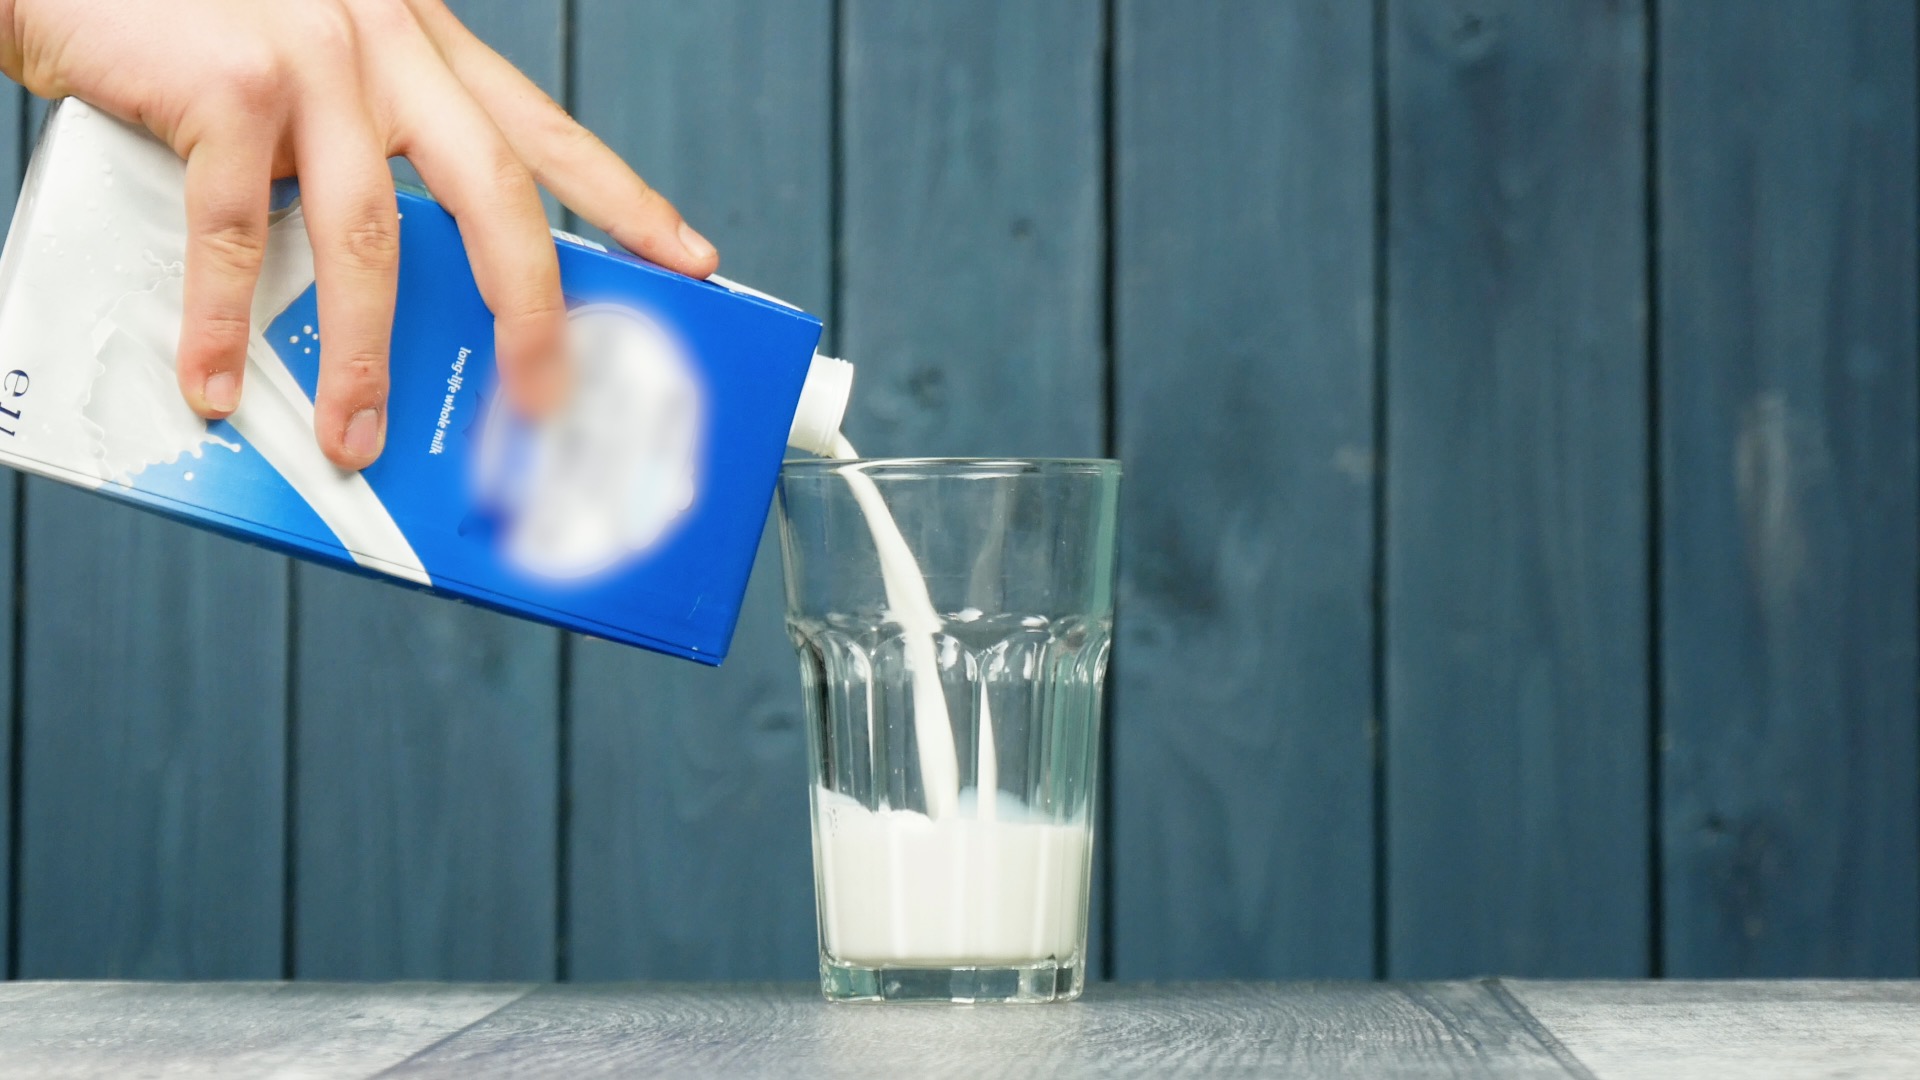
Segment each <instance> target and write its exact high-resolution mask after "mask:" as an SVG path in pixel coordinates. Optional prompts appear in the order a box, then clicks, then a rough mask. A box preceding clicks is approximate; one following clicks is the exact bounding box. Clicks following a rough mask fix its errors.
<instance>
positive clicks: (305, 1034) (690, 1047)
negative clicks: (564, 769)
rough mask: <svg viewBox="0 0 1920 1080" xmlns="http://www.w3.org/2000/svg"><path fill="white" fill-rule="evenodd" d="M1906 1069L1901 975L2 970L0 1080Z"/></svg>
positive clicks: (1873, 1072)
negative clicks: (1416, 978) (676, 975)
mask: <svg viewBox="0 0 1920 1080" xmlns="http://www.w3.org/2000/svg"><path fill="white" fill-rule="evenodd" d="M1189 1075H1191V1076H1289V1077H1294V1076H1333V1077H1343V1076H1365V1077H1427V1076H1447V1077H1456V1076H1458V1077H1477V1076H1514V1077H1600V1078H1613V1077H1643V1076H1644V1077H1663V1078H1672V1077H1693V1076H1699V1077H1773V1076H1778V1077H1816V1076H1834V1077H1839V1076H1848V1077H1867V1076H1894V1077H1910V1076H1920V983H1916V982H1710V983H1706V982H1579V983H1556V982H1516V981H1510V980H1503V979H1489V980H1483V981H1479V982H1449V983H1398V984H1370V983H1277V984H1276V983H1204V984H1187V985H1163V986H1147V985H1123V986H1105V985H1102V986H1096V987H1094V988H1093V989H1091V990H1090V991H1088V993H1087V996H1086V998H1085V999H1084V1000H1082V1001H1080V1002H1077V1003H1075V1004H1071V1005H1046V1006H1035V1007H1007V1006H981V1007H971V1008H970V1007H960V1006H926V1005H919V1006H876V1005H828V1004H826V1003H825V1002H823V1001H821V1000H820V998H819V996H818V994H817V993H816V992H815V990H814V989H813V988H812V987H810V986H803V985H775V986H768V985H750V984H728V985H685V984H676V985H664V984H662V985H542V986H525V985H457V984H453V985H450V984H337V983H71V982H63V983H32V982H22V983H8V984H0V1076H4V1077H15V1076H31V1077H74V1076H113V1077H138V1076H183V1077H184V1076H191V1077H264V1076H272V1077H369V1076H458V1077H484V1076H535V1077H538V1076H566V1077H577V1076H727V1077H760V1076H768V1077H808V1078H815V1077H829V1076H859V1077H863V1078H878V1077H886V1076H910V1077H945V1076H951V1077H964V1078H966V1080H989V1078H992V1077H1003V1076H1006V1077H1042V1076H1044V1077H1049V1078H1054V1077H1077V1076H1099V1077H1126V1076H1189Z"/></svg>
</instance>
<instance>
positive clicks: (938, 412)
mask: <svg viewBox="0 0 1920 1080" xmlns="http://www.w3.org/2000/svg"><path fill="white" fill-rule="evenodd" d="M1105 6H1106V5H1104V4H1103V3H1101V2H1099V0H1056V2H1054V3H1048V4H1031V3H1021V2H1019V0H992V2H976V3H971V4H965V5H939V4H920V3H915V2H913V0H849V2H848V3H846V5H845V8H844V27H843V32H842V46H843V50H844V52H843V58H842V69H841V73H842V79H843V88H842V95H841V101H840V108H841V110H842V119H841V127H842V134H843V145H842V148H841V160H840V164H841V168H842V171H843V177H844V187H843V193H842V205H841V235H840V252H841V264H840V272H841V289H842V292H841V295H840V297H839V311H840V315H841V319H840V329H841V334H842V336H841V338H840V341H841V347H842V349H843V350H844V353H845V355H846V356H847V357H848V358H849V359H851V360H852V361H853V362H854V363H856V364H858V365H859V375H858V377H857V378H856V381H855V391H854V396H853V404H852V409H851V411H850V415H849V418H848V422H847V430H848V433H849V437H850V438H851V439H852V441H853V443H854V444H855V445H856V446H858V447H859V448H860V449H861V451H862V452H863V453H866V454H871V455H896V454H904V455H915V456H919V455H934V456H937V455H962V456H965V455H994V454H1008V455H1023V456H1070V457H1084V456H1095V455H1099V454H1101V453H1103V452H1104V451H1105V449H1106V446H1107V435H1108V423H1107V421H1108V417H1107V406H1106V400H1107V357H1106V348H1105V341H1104V338H1105V287H1106V282H1105V272H1106V267H1105V258H1104V256H1105V237H1104V224H1105V223H1104V218H1105V210H1106V207H1105V202H1104V199H1105V191H1104V187H1105V184H1104V170H1105V164H1106V159H1105V154H1106V133H1105V119H1106V116H1105V98H1104V93H1105V69H1104V66H1103V62H1104V59H1105V57H1104V52H1105V37H1106V26H1105V10H1104V9H1105ZM1109 737H1110V736H1109ZM1110 797H1111V792H1107V793H1105V794H1103V795H1102V799H1103V801H1104V800H1107V799H1110ZM1096 843H1097V845H1098V847H1097V848H1096V854H1095V872H1096V874H1098V875H1102V876H1104V873H1105V872H1106V868H1107V864H1108V857H1109V856H1108V852H1107V851H1106V850H1105V849H1106V847H1107V838H1106V837H1104V836H1100V837H1097V838H1096ZM1105 892H1106V890H1105V889H1104V888H1103V887H1102V886H1101V885H1100V884H1099V879H1098V878H1097V879H1096V883H1095V885H1094V897H1093V904H1094V910H1093V913H1092V915H1093V925H1092V927H1091V928H1090V933H1089V941H1090V948H1091V951H1092V952H1093V954H1094V955H1093V956H1092V957H1091V960H1092V965H1093V966H1092V971H1093V973H1094V974H1095V975H1096V976H1099V975H1103V974H1106V973H1105V972H1104V971H1102V970H1101V968H1102V963H1103V957H1102V956H1101V955H1100V954H1101V951H1102V950H1101V939H1102V938H1103V937H1104V936H1105V932H1104V930H1103V923H1104V921H1105V919H1106V912H1105V911H1104V910H1103V905H1102V898H1103V896H1104V894H1105Z"/></svg>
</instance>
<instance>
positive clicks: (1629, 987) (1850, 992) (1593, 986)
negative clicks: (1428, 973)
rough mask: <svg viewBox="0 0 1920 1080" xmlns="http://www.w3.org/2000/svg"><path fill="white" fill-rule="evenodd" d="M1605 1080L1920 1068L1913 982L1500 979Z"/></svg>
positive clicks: (1809, 1079) (1904, 1072)
mask: <svg viewBox="0 0 1920 1080" xmlns="http://www.w3.org/2000/svg"><path fill="white" fill-rule="evenodd" d="M1507 986H1508V989H1509V990H1510V991H1511V992H1512V994H1513V995H1514V997H1515V998H1517V999H1518V1000H1519V1001H1520V1002H1521V1003H1522V1004H1523V1005H1524V1006H1525V1007H1526V1009H1527V1010H1528V1011H1529V1012H1530V1013H1531V1014H1532V1015H1533V1016H1534V1018H1535V1019H1536V1020H1537V1021H1538V1022H1539V1023H1540V1024H1542V1025H1543V1026H1545V1027H1546V1028H1548V1029H1550V1030H1551V1031H1552V1032H1553V1035H1554V1037H1555V1038H1556V1039H1557V1040H1558V1041H1559V1042H1560V1043H1561V1044H1562V1045H1563V1046H1564V1047H1565V1048H1566V1050H1567V1052H1568V1053H1570V1054H1572V1055H1574V1056H1576V1057H1577V1058H1578V1059H1579V1060H1580V1062H1581V1063H1582V1064H1584V1065H1585V1066H1586V1067H1588V1068H1589V1069H1591V1070H1592V1071H1593V1072H1594V1073H1595V1074H1596V1075H1598V1076H1601V1077H1605V1078H1606V1080H1641V1078H1644V1080H1720V1078H1722V1077H1738V1078H1741V1080H1772V1078H1778V1080H1818V1078H1821V1077H1834V1078H1836V1080H1837V1078H1841V1077H1860V1076H1915V1075H1920V1039H1915V1038H1914V1032H1916V1031H1920V984H1915V983H1912V982H1899V983H1889V982H1768V983H1762V982H1705V983H1688V982H1674V981H1668V982H1659V983H1647V982H1627V983H1531V982H1521V983H1510V984H1507Z"/></svg>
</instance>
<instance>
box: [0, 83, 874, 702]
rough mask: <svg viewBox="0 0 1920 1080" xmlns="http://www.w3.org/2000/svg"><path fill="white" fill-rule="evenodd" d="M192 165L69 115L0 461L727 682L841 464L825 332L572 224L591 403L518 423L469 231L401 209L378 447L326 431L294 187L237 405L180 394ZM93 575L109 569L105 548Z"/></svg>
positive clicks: (3, 360) (16, 353)
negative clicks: (318, 420)
mask: <svg viewBox="0 0 1920 1080" xmlns="http://www.w3.org/2000/svg"><path fill="white" fill-rule="evenodd" d="M185 179H186V171H185V166H184V165H183V164H182V163H181V161H180V160H179V158H178V157H176V156H175V155H174V154H173V152H172V151H171V150H170V149H169V148H168V147H166V146H165V145H164V144H162V143H160V142H159V141H158V140H156V139H154V138H153V137H152V136H151V135H149V134H148V133H146V132H145V131H143V130H141V129H139V128H136V127H133V126H131V125H128V124H125V123H123V122H121V121H119V120H117V119H115V118H113V117H111V116H108V115H107V114H105V113H103V112H100V111H99V110H97V109H95V108H93V107H91V106H88V105H86V104H84V103H82V102H79V101H75V100H69V101H66V102H63V103H61V104H60V105H59V106H57V107H56V108H55V110H54V111H53V113H52V115H51V116H50V118H49V119H48V121H47V127H46V129H45V131H44V132H43V134H42V136H41V141H40V146H39V149H38V151H37V152H36V153H35V154H34V158H33V161H32V164H31V166H30V167H29V169H28V172H27V178H26V182H25V185H24V187H23V190H22V192H21V197H20V204H19V208H18V210H17V211H16V212H15V214H14V218H13V225H12V228H11V230H10V232H9V234H8V236H7V242H6V250H5V254H4V256H0V463H4V464H6V465H10V466H12V467H14V468H17V469H22V470H25V471H27V472H32V473H37V474H39V475H42V476H48V477H52V478H54V479H56V480H61V481H64V482H66V483H69V484H74V485H76V486H79V487H84V488H88V489H91V490H94V491H96V492H99V493H101V494H103V495H107V496H109V497H112V498H117V499H121V500H123V501H126V502H131V503H133V504H135V505H138V506H141V507H144V508H146V509H149V510H153V511H157V512H159V513H162V514H166V515H168V516H171V517H174V518H177V519H180V520H182V521H186V522H189V523H191V524H194V525H198V526H201V527H204V528H208V529H213V530H216V531H218V532H221V533H225V534H227V535H230V536H235V537H238V538H240V539H243V540H247V541H250V542H253V543H256V544H260V545H263V546H266V547H270V548H273V549H275V550H278V551H282V552H285V553H287V554H290V555H296V556H299V557H301V558H305V559H310V560H312V561H314V562H319V563H325V564H328V565H333V566H337V567H340V568H342V569H347V570H353V571H357V572H361V573H366V574H371V575H375V576H384V577H386V578H388V579H390V580H393V581H396V582H400V583H404V584H408V585H412V586H415V587H419V588H424V589H428V590H431V591H433V592H435V593H439V594H443V595H446V596H451V597H454V598H457V599H460V600H465V601H469V602H472V603H476V604H481V605H484V606H486V607H491V608H495V609H498V610H501V611H506V612H509V613H512V614H515V615H521V616H525V617H527V618H532V619H537V620H540V621H543V622H547V623H551V624H553V625H556V626H561V627H565V628H567V629H570V630H577V631H581V632H583V633H587V634H591V635H594V636H596V637H602V638H607V639H611V640H615V641H621V642H626V643H628V644H633V645H640V646H644V647H646V648H649V649H654V650H657V651H660V652H664V653H669V654H673V655H678V656H683V657H688V658H691V659H695V660H700V661H703V662H705V663H709V664H717V663H719V662H720V660H721V659H722V658H723V657H724V656H725V655H726V651H727V645H728V642H729V641H730V639H731V637H732V634H733V627H734V622H735V620H736V617H737V615H738V612H739V605H740V600H741V596H742V594H743V593H744V591H745V589H746V583H747V575H748V571H749V570H750V569H751V566H752V562H753V557H754V554H755V552H756V550H757V548H758V545H759V541H760V535H761V530H762V526H763V524H764V522H765V519H766V514H767V509H768V506H769V504H770V502H771V500H772V494H773V487H774V481H775V479H776V476H777V474H778V472H779V469H780V462H781V459H782V457H783V455H784V448H785V447H786V445H787V444H788V443H789V441H790V440H791V441H792V442H793V443H794V444H795V445H796V446H799V447H800V448H802V449H807V450H812V451H815V452H821V453H824V452H826V451H828V450H830V449H831V444H832V438H833V435H834V433H835V432H837V430H838V428H839V423H840V419H841V414H842V413H843V412H844V410H845V407H846V401H847V394H848V391H849V388H850V385H851V380H852V371H851V368H850V367H849V366H848V365H845V364H843V363H842V362H840V361H838V360H833V359H830V358H826V357H820V356H816V355H815V353H814V347H815V345H816V343H817V342H818V340H819V336H820V323H819V321H818V320H816V319H814V318H813V317H811V316H809V315H806V314H805V313H803V312H800V311H798V310H796V309H793V308H791V307H788V306H785V305H783V304H781V303H779V302H777V301H773V300H772V299H771V298H768V297H765V296H763V295H761V294H759V293H755V292H753V291H752V290H748V289H743V288H739V287H735V286H732V285H731V283H719V284H716V283H709V282H702V281H694V280H692V279H689V278H685V277H681V276H679V275H676V274H673V273H670V272H668V271H665V270H662V269H660V268H658V267H655V266H652V265H651V264H648V263H645V262H643V261H641V260H639V259H636V258H634V257H632V256H629V255H626V254H624V253H622V252H615V251H608V250H606V249H605V248H602V247H600V246H598V245H595V244H591V243H588V242H586V241H583V240H580V239H579V238H577V237H570V236H567V235H565V234H556V240H555V243H556V247H557V250H558V253H559V260H560V275H561V282H562V288H563V290H564V292H565V294H566V297H567V303H568V308H569V315H570V333H569V342H570V345H569V349H570V352H571V354H572V355H571V361H572V363H573V365H574V368H575V372H576V375H575V393H574V396H573V398H572V400H571V401H570V403H569V404H568V405H566V406H565V407H563V408H562V409H561V410H560V412H559V413H558V415H556V416H555V417H553V418H551V419H549V420H546V421H543V422H541V423H538V424H529V423H527V422H526V421H524V420H522V419H521V418H520V417H519V416H518V415H517V414H516V413H515V412H514V411H513V410H512V409H511V408H509V407H507V406H506V405H505V404H504V402H503V399H502V397H501V395H500V394H499V393H498V385H499V380H498V377H497V374H496V371H495V367H494V357H493V317H492V315H491V314H490V313H489V312H488V310H487V308H486V306H485V304H484V303H483V302H482V301H481V298H480V293H479V290H478V288H477V287H476V286H475V284H474V281H473V276H472V273H471V271H470V270H469V268H468V265H467V258H466V252H465V249H464V248H463V247H462V245H461V242H460V237H459V233H458V231H457V229H456V227H455V225H454V222H453V219H452V218H451V217H450V216H449V215H448V214H447V213H446V212H445V211H444V210H442V209H441V208H440V207H439V206H438V205H437V204H436V203H434V202H433V201H432V200H431V199H430V198H427V197H426V196H424V195H420V194H414V193H412V192H408V191H402V192H400V194H399V202H400V211H401V220H400V283H399V301H398V306H397V311H396V314H395V319H394V329H393V352H392V389H391V392H390V396H389V398H388V422H387V425H388V426H387V442H386V449H385V451H384V453H383V454H382V456H381V458H380V460H379V461H377V462H376V463H374V464H373V465H372V466H371V467H369V468H368V469H366V470H365V471H364V472H359V473H351V472H345V471H342V470H340V469H338V468H336V467H334V466H333V465H332V464H331V463H330V462H328V461H327V460H326V458H325V457H323V456H322V455H321V453H320V450H319V447H318V445H317V444H316V442H315V441H314V436H313V430H312V429H313V393H314V387H315V383H316V380H317V376H318V371H319V360H320V355H321V351H322V348H323V343H322V341H321V336H320V324H319V319H318V315H317V311H316V309H315V290H314V269H313V254H312V249H311V247H310V245H309V243H308V239H307V233H306V226H305V222H304V219H303V216H302V213H301V207H300V202H299V197H298V191H297V188H296V187H294V186H293V185H291V184H285V185H280V186H278V187H276V190H275V197H274V208H273V213H272V217H271V219H270V220H271V229H270V233H269V242H268V246H267V254H266V259H265V265H264V267H263V270H262V274H261V279H260V284H259V286H258V288H257V290H256V293H255V298H254V303H253V336H252V343H251V345H250V347H249V349H248V354H247V370H246V375H245V378H244V379H243V384H244V388H243V391H242V397H241V404H240V408H239V409H238V410H237V411H236V412H235V413H234V414H233V416H232V417H230V418H229V419H227V420H225V421H217V422H212V423H209V422H206V421H203V420H201V419H200V418H199V417H198V416H196V415H195V414H194V413H193V412H192V410H190V409H189V408H188V407H187V405H186V404H185V402H184V401H183V400H182V399H181V397H180V394H179V391H178V390H177V389H176V382H175V377H174V358H175V351H176V345H177V341H178V337H179V331H180V321H181V303H182V272H183V270H184V264H183V261H184V253H185V249H186V214H185ZM101 555H102V557H111V555H112V553H110V552H102V553H101Z"/></svg>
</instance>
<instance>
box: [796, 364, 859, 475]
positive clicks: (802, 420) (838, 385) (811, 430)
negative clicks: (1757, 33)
mask: <svg viewBox="0 0 1920 1080" xmlns="http://www.w3.org/2000/svg"><path fill="white" fill-rule="evenodd" d="M852 395H853V365H852V364H850V363H848V362H847V361H845V360H836V359H834V358H833V357H831V356H821V355H819V354H818V353H816V354H814V357H813V364H812V365H811V366H810V367H809V368H808V369H807V381H806V382H805V383H804V384H803V385H802V386H801V388H800V404H799V406H798V407H796V408H795V409H794V411H793V428H792V430H790V431H789V432H788V433H787V445H788V446H791V447H794V448H795V449H798V450H805V451H806V452H807V453H809V454H818V455H819V456H821V457H832V456H833V440H834V438H835V437H836V436H838V435H839V434H840V423H841V421H843V420H845V419H846V416H847V401H848V399H849V398H850V397H852Z"/></svg>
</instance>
